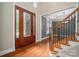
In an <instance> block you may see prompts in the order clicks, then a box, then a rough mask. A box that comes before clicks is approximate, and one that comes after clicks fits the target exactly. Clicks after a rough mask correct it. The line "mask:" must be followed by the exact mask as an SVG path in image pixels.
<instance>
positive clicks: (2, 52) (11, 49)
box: [0, 48, 15, 56]
mask: <svg viewBox="0 0 79 59" xmlns="http://www.w3.org/2000/svg"><path fill="white" fill-rule="evenodd" d="M13 51H15V49H13V48H9V49H6V50H3V51H0V56H2V55H5V54H7V53H10V52H13Z"/></svg>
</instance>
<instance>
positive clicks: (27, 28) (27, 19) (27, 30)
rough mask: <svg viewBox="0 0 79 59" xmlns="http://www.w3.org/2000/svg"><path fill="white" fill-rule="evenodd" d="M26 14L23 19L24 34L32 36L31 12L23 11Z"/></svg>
mask: <svg viewBox="0 0 79 59" xmlns="http://www.w3.org/2000/svg"><path fill="white" fill-rule="evenodd" d="M23 14H24V18H23V19H24V20H23V25H24V27H23V36H24V37H27V36H30V33H31V30H30V29H31V28H30V27H31V21H30V14H29V13H26V12H23Z"/></svg>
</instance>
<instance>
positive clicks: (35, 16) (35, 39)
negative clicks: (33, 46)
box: [14, 5, 36, 50]
mask: <svg viewBox="0 0 79 59" xmlns="http://www.w3.org/2000/svg"><path fill="white" fill-rule="evenodd" d="M17 8H19V9H22V10H24V11H26V12H27V13H30V14H31V15H33V16H34V21H35V26H34V29H35V30H34V31H35V34H34V37H35V38H34V43H35V40H36V14H35V13H33V12H31V11H28V10H26V9H25V8H22V7H19V6H17V5H15V14H14V16H15V23H14V24H15V29H14V30H15V43H16V9H17ZM31 17H32V16H31ZM32 24H33V19H31V25H32ZM31 32H32V33H31V34H32V35H33V25H32V27H31ZM15 50H16V44H15Z"/></svg>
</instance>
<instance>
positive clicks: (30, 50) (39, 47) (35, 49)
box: [3, 39, 49, 57]
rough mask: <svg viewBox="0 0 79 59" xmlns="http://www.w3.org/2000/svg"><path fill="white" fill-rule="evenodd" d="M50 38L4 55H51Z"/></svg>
mask: <svg viewBox="0 0 79 59" xmlns="http://www.w3.org/2000/svg"><path fill="white" fill-rule="evenodd" d="M47 43H48V40H47V39H46V40H43V41H41V42H39V43H37V44H32V45H29V46H25V47H23V48H19V49H17V50H16V51H15V52H12V53H9V54H6V55H4V56H3V57H49V49H48V48H49V47H48V46H47Z"/></svg>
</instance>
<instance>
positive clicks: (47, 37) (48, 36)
mask: <svg viewBox="0 0 79 59" xmlns="http://www.w3.org/2000/svg"><path fill="white" fill-rule="evenodd" d="M47 38H49V36H47V37H44V38H41V39H39V40H36V43H38V42H40V41H42V40H45V39H47Z"/></svg>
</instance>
